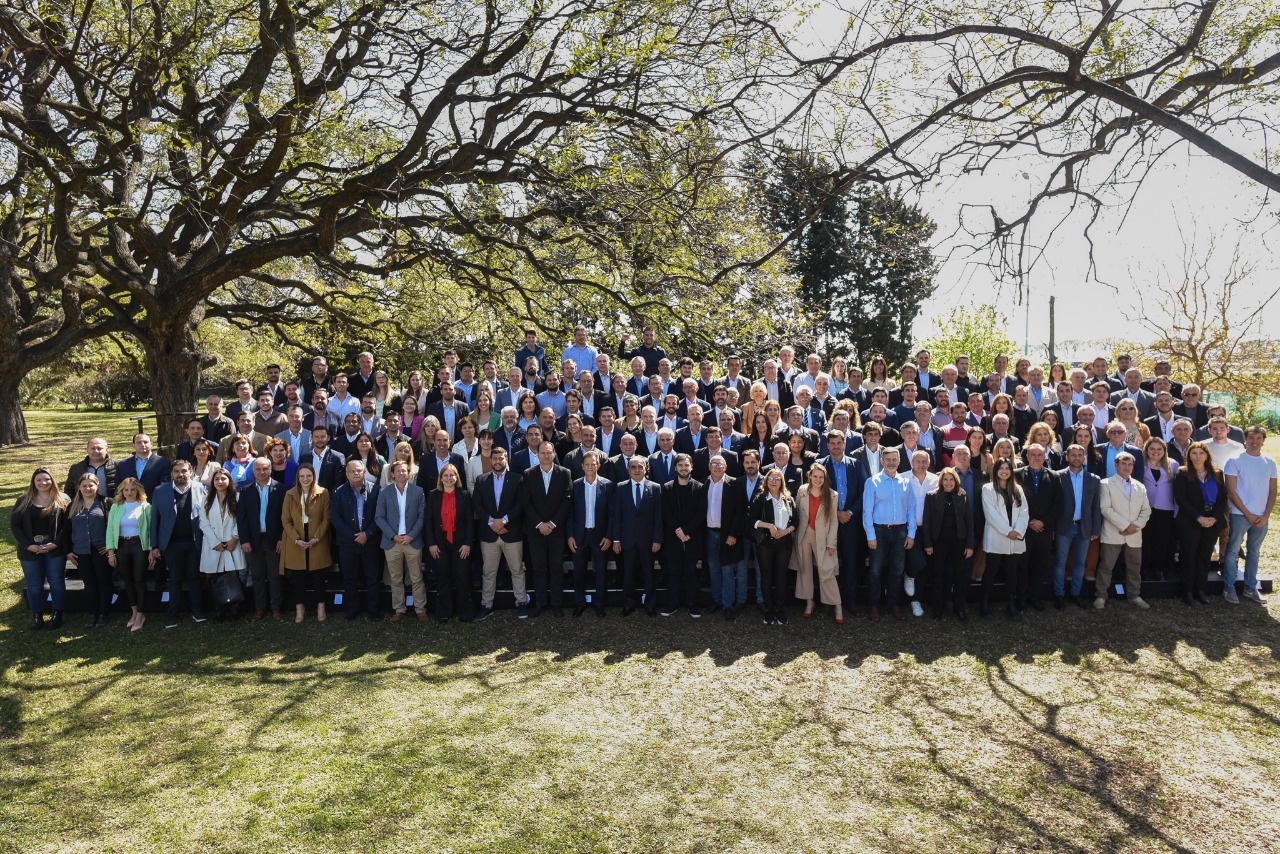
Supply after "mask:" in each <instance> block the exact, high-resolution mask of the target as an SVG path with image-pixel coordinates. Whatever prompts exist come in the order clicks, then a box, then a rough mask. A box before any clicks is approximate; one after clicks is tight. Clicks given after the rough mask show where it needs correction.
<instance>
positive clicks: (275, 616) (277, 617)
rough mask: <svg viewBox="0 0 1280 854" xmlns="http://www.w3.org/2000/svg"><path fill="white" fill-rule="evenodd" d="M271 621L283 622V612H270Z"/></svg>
mask: <svg viewBox="0 0 1280 854" xmlns="http://www.w3.org/2000/svg"><path fill="white" fill-rule="evenodd" d="M271 619H273V620H283V619H284V612H283V611H278V610H277V611H272V612H271Z"/></svg>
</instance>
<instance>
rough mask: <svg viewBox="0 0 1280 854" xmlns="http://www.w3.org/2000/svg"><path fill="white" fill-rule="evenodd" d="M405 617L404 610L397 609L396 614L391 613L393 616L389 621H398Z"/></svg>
mask: <svg viewBox="0 0 1280 854" xmlns="http://www.w3.org/2000/svg"><path fill="white" fill-rule="evenodd" d="M403 619H404V611H396V612H395V613H394V614H392V615H391V617H390V618H389V619H388V620H387V622H388V623H398V622H400V621H401V620H403Z"/></svg>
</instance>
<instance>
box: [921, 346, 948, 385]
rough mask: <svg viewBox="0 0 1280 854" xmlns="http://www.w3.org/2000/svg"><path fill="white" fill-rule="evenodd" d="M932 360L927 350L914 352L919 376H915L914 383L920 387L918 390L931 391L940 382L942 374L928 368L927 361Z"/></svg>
mask: <svg viewBox="0 0 1280 854" xmlns="http://www.w3.org/2000/svg"><path fill="white" fill-rule="evenodd" d="M931 361H933V356H932V354H930V353H929V351H928V350H921V351H920V352H918V353H916V371H917V372H918V374H919V376H918V377H917V378H916V385H918V386H919V387H920V391H921V392H922V393H923V392H926V391H927V392H932V391H933V389H935V388H937V387H938V386H940V385H941V384H942V376H941V375H940V374H938V373H935V372H934V371H931V370H929V363H930V362H931Z"/></svg>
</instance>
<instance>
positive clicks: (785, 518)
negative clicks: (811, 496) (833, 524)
mask: <svg viewBox="0 0 1280 854" xmlns="http://www.w3.org/2000/svg"><path fill="white" fill-rule="evenodd" d="M760 478H761V480H763V481H764V486H763V487H762V488H761V489H760V490H759V491H758V492H756V497H755V498H754V499H752V501H751V507H750V508H749V509H748V511H747V521H748V522H749V523H750V531H751V536H752V539H753V540H754V542H755V545H756V552H757V554H758V555H759V560H760V579H761V586H762V587H763V588H764V609H765V610H764V622H765V624H766V625H776V626H785V625H786V624H787V614H786V611H784V610H783V606H784V605H785V603H786V601H787V599H788V598H790V597H788V596H787V565H788V564H789V563H790V561H791V541H792V537H793V535H794V534H795V532H796V503H795V501H794V500H793V499H792V497H791V492H790V490H788V489H787V481H786V478H784V477H783V476H782V472H781V471H780V470H778V469H770V470H769V471H768V472H765V473H763V474H761V476H760Z"/></svg>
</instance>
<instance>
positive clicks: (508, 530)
mask: <svg viewBox="0 0 1280 854" xmlns="http://www.w3.org/2000/svg"><path fill="white" fill-rule="evenodd" d="M507 460H508V455H507V452H506V450H504V449H503V448H498V447H495V448H494V449H493V451H492V455H491V456H490V457H489V462H490V466H491V468H492V470H491V471H490V472H489V473H488V474H483V475H481V476H480V478H479V480H477V481H476V495H475V512H476V518H477V520H478V521H479V522H480V528H479V530H480V558H481V561H482V563H483V582H482V584H481V591H480V612H479V613H477V614H476V619H477V620H483V619H485V618H486V617H489V616H491V615H492V614H493V600H494V596H495V595H496V594H497V588H498V566H499V564H500V563H501V561H502V559H503V558H506V561H507V569H508V570H510V572H511V591H512V593H514V594H515V599H516V616H517V617H519V618H520V619H522V620H523V619H526V618H527V617H528V616H529V608H528V606H527V605H526V604H525V599H526V598H527V592H526V590H525V580H524V564H523V562H522V561H523V559H524V538H523V537H522V535H521V534H522V531H523V527H522V526H521V516H520V513H521V510H520V478H521V475H520V472H518V471H513V470H511V469H510V468H508V466H507Z"/></svg>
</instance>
